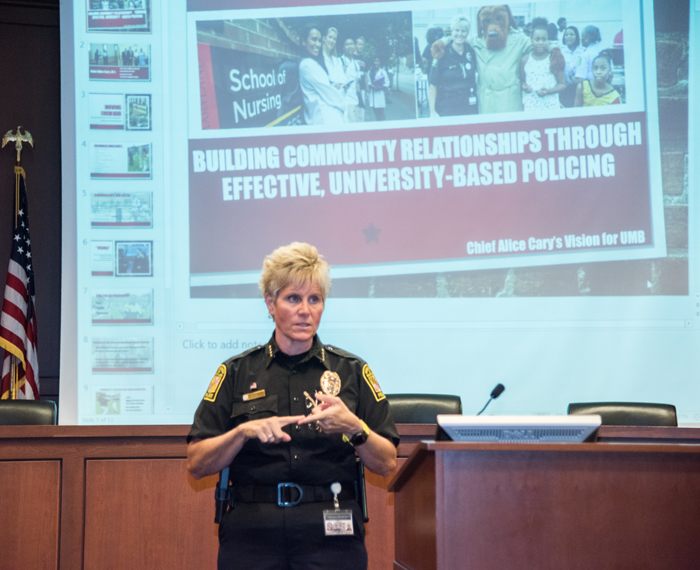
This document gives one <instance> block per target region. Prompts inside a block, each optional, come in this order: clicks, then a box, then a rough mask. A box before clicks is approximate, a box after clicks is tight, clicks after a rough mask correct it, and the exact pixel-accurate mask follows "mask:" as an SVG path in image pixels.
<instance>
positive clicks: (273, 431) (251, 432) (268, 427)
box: [238, 416, 305, 444]
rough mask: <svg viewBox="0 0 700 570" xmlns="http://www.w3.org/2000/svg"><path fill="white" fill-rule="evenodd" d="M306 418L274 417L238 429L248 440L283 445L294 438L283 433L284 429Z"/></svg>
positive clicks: (244, 424) (254, 421)
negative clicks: (282, 443)
mask: <svg viewBox="0 0 700 570" xmlns="http://www.w3.org/2000/svg"><path fill="white" fill-rule="evenodd" d="M304 417H305V416H283V417H278V416H272V417H271V418H263V419H261V420H251V421H249V422H245V423H243V424H241V425H239V426H238V429H239V430H241V431H242V432H243V435H244V437H245V439H246V440H249V439H256V438H257V439H259V440H260V443H269V444H273V443H281V442H283V441H291V440H292V438H291V436H290V435H289V434H288V433H285V432H283V431H282V428H283V427H285V426H288V425H290V424H296V423H297V422H298V421H299V420H301V419H302V418H304Z"/></svg>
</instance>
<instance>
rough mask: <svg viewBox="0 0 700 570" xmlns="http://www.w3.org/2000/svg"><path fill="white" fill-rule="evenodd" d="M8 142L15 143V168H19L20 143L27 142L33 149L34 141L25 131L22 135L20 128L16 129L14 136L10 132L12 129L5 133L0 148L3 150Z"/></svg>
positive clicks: (20, 156) (20, 157)
mask: <svg viewBox="0 0 700 570" xmlns="http://www.w3.org/2000/svg"><path fill="white" fill-rule="evenodd" d="M8 142H14V143H15V150H16V151H17V166H19V164H20V161H21V159H22V143H23V142H28V143H29V144H30V145H32V148H34V139H33V138H32V134H31V133H30V132H29V131H27V130H25V131H24V134H22V127H21V126H18V127H17V133H16V134H14V133H13V132H12V129H10V130H9V131H7V132H6V133H5V136H4V137H2V148H5V145H6V144H7V143H8Z"/></svg>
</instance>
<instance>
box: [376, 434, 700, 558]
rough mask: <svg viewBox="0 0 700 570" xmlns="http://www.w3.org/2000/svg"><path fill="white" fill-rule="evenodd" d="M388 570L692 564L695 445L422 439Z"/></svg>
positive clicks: (698, 502)
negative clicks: (391, 561) (473, 442)
mask: <svg viewBox="0 0 700 570" xmlns="http://www.w3.org/2000/svg"><path fill="white" fill-rule="evenodd" d="M389 491H394V493H395V496H394V500H395V504H394V507H395V522H396V528H395V537H396V550H395V561H394V570H471V569H474V570H477V569H478V570H489V569H494V570H496V569H497V570H519V569H523V570H549V569H551V570H561V569H566V570H578V569H580V570H592V569H595V570H607V569H610V570H613V569H628V568H629V569H635V570H641V569H670V568H673V569H674V570H682V569H687V570H691V569H693V570H695V569H697V568H700V446H696V445H679V444H665V445H659V444H646V443H641V444H619V443H591V444H578V445H569V444H467V443H452V442H437V443H435V442H423V443H420V444H419V445H418V446H416V448H415V449H414V451H413V454H412V455H411V457H410V458H409V459H408V461H406V463H405V464H404V465H403V467H402V469H401V470H400V471H399V472H398V473H397V475H396V477H395V478H394V480H393V481H392V483H391V484H390V485H389Z"/></svg>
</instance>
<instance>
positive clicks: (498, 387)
mask: <svg viewBox="0 0 700 570" xmlns="http://www.w3.org/2000/svg"><path fill="white" fill-rule="evenodd" d="M505 389H506V387H505V386H504V385H503V384H496V387H495V388H494V389H493V390H492V391H491V397H490V398H489V399H488V401H487V402H486V405H485V406H484V407H483V408H481V412H479V413H478V414H476V415H477V416H480V415H481V413H482V412H483V411H484V410H485V409H486V408H487V407H488V405H489V404H490V403H491V400H495V399H496V398H498V397H499V396H500V395H501V394H503V392H504V390H505Z"/></svg>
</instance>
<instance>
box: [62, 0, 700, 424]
mask: <svg viewBox="0 0 700 570" xmlns="http://www.w3.org/2000/svg"><path fill="white" fill-rule="evenodd" d="M677 3H678V2H676V4H677ZM681 5H683V6H684V9H685V10H686V13H685V15H684V17H685V18H686V20H689V21H690V27H689V28H688V26H685V28H684V27H683V26H680V28H679V30H680V31H676V32H672V33H668V32H659V31H657V29H656V26H657V25H658V24H659V23H662V24H664V25H666V24H667V22H668V20H669V19H670V18H671V17H672V16H671V15H669V14H670V13H671V12H672V11H673V10H674V7H675V8H677V7H676V6H675V4H674V5H673V6H671V5H669V6H668V8H667V11H664V4H663V3H658V4H657V5H656V6H655V5H654V3H653V2H651V1H647V0H641V1H640V0H593V1H591V2H587V3H580V2H573V1H557V2H552V1H542V2H529V3H517V4H509V5H485V4H483V3H479V2H475V1H471V0H465V1H460V2H454V1H452V0H433V1H430V2H428V1H424V0H417V1H391V2H373V1H371V0H370V1H350V2H347V3H343V4H338V3H333V4H327V3H324V1H323V0H293V1H291V2H290V1H283V0H264V1H262V2H260V1H258V2H254V1H253V0H242V1H241V2H237V3H236V8H235V9H233V8H231V7H230V3H229V2H225V1H223V0H175V1H170V2H165V1H163V0H130V1H126V0H113V1H109V2H102V1H97V0H75V1H74V2H73V4H72V11H71V10H70V9H69V10H66V11H62V42H63V47H64V49H63V50H62V58H63V63H62V66H63V67H62V73H63V76H64V78H66V77H67V78H69V79H68V80H66V81H64V84H65V91H64V94H63V98H64V104H63V105H64V107H63V109H64V113H63V125H64V137H65V138H64V158H63V160H64V184H63V192H64V239H63V242H64V253H63V267H64V269H63V272H64V277H63V280H64V282H63V293H62V294H63V308H62V315H63V320H62V327H63V330H62V360H61V410H60V422H61V423H65V424H85V425H90V424H187V423H190V422H191V420H192V416H193V413H194V410H195V408H196V406H197V405H198V403H199V401H200V400H201V398H202V396H203V394H204V393H205V391H206V388H207V385H208V384H209V382H210V380H211V377H212V376H213V375H214V373H215V372H216V369H217V367H218V365H219V364H220V363H221V362H222V361H223V360H225V359H227V358H229V357H231V356H233V355H235V354H237V353H240V352H243V351H245V350H248V349H249V348H253V347H256V346H259V345H262V344H265V343H266V342H267V341H268V339H269V338H270V336H271V334H272V331H273V328H274V323H272V321H271V320H270V319H269V318H268V316H267V310H266V307H265V304H264V302H263V300H262V295H261V293H260V291H259V289H258V285H257V283H258V279H259V276H260V269H261V266H262V261H263V258H264V257H265V255H267V254H269V253H270V252H272V250H274V249H275V248H277V247H279V246H281V245H286V244H288V243H290V242H293V241H305V242H309V243H312V244H314V245H316V246H317V247H318V249H319V251H320V253H322V254H323V255H324V257H325V258H326V259H327V260H328V262H329V263H330V264H331V277H332V279H333V285H332V288H331V292H330V296H329V298H328V299H327V300H326V307H325V314H324V317H323V322H322V324H321V327H320V328H319V336H320V338H321V340H322V341H323V342H324V343H327V344H331V345H335V346H339V347H341V348H343V349H345V350H348V351H350V352H353V353H355V354H358V355H359V356H361V357H362V358H364V359H365V360H367V362H368V363H369V364H370V366H371V367H372V369H373V371H374V373H375V375H376V377H377V379H378V381H379V383H380V384H381V387H382V389H383V391H384V392H386V393H406V392H409V393H410V392H418V393H448V394H458V395H460V396H461V397H462V401H463V406H464V411H465V413H475V412H476V411H478V410H479V409H480V408H481V407H482V405H483V403H484V402H485V400H486V399H487V397H488V394H489V393H490V391H491V388H492V387H493V385H495V384H496V383H499V382H500V383H503V384H504V385H505V386H506V391H505V393H504V394H503V396H501V398H500V399H499V400H498V402H497V403H494V404H493V405H492V406H491V407H490V408H489V412H490V413H493V414H563V413H566V407H567V405H568V403H570V402H579V401H646V402H648V401H653V402H662V403H670V404H674V405H676V407H677V408H678V413H679V421H680V422H681V423H683V424H684V425H693V424H699V425H700V384H698V382H697V381H695V375H696V372H697V370H698V369H699V365H700V351H699V350H698V346H700V344H699V342H700V332H698V327H700V289H699V288H698V287H697V277H698V276H697V272H698V270H697V267H698V264H697V261H698V248H697V245H696V243H695V242H694V241H693V239H692V236H694V235H697V234H696V233H695V232H696V229H697V222H698V220H697V216H696V215H695V214H694V213H693V209H692V203H693V200H694V196H693V192H692V188H694V187H697V180H698V179H697V172H696V170H695V169H696V165H695V164H694V163H693V161H692V160H688V159H687V158H686V157H692V156H693V154H692V151H693V148H694V141H693V140H692V135H691V136H689V134H688V133H692V132H694V130H693V125H694V124H697V126H700V122H698V121H697V119H696V116H695V111H694V110H693V109H692V108H691V109H690V110H689V109H688V104H687V101H688V99H689V98H690V97H691V96H692V95H691V94H692V93H693V92H697V86H698V78H700V75H699V74H698V72H697V63H695V62H694V60H693V59H692V57H694V56H692V55H690V56H689V54H693V49H694V47H695V48H697V46H698V41H697V40H698V37H697V28H696V25H697V21H696V20H697V19H698V12H697V11H696V8H695V3H694V1H691V3H690V5H689V4H688V3H685V4H683V3H682V2H681ZM676 12H677V9H676ZM674 29H675V28H674ZM674 49H675V50H676V51H678V50H679V49H680V52H679V53H676V52H674V51H673V50H674ZM674 65H675V67H673V66H674ZM684 97H685V98H684ZM679 101H680V103H679ZM674 105H675V106H674ZM679 110H680V112H679ZM693 121H696V123H694V122H693ZM693 181H695V183H694V182H693Z"/></svg>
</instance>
